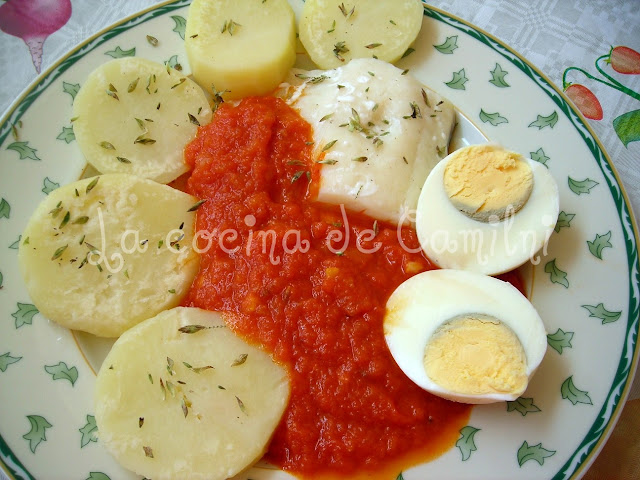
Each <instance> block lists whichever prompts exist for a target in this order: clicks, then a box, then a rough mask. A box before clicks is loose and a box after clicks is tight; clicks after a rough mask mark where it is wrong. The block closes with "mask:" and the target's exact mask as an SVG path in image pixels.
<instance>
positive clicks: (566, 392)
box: [560, 375, 593, 405]
mask: <svg viewBox="0 0 640 480" xmlns="http://www.w3.org/2000/svg"><path fill="white" fill-rule="evenodd" d="M560 393H561V395H562V398H563V399H566V400H569V401H570V402H571V403H573V404H574V405H576V404H578V403H584V404H586V405H593V402H592V401H591V397H589V394H588V393H587V392H585V391H584V390H580V389H579V388H578V387H576V386H575V385H574V383H573V375H572V376H570V377H569V378H567V379H566V380H565V381H564V382H562V386H561V387H560Z"/></svg>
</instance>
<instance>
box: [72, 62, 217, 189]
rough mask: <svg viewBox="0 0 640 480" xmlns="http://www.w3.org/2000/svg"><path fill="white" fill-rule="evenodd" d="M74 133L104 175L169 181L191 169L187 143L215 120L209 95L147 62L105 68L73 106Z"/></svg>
mask: <svg viewBox="0 0 640 480" xmlns="http://www.w3.org/2000/svg"><path fill="white" fill-rule="evenodd" d="M73 116H74V117H76V120H75V121H74V124H73V131H74V133H75V135H76V140H77V141H78V145H79V146H80V149H81V150H82V153H83V154H84V156H85V157H86V159H87V162H89V163H90V164H91V165H93V166H94V167H95V168H96V169H97V170H98V171H99V172H101V173H130V174H133V175H138V176H140V177H144V178H149V179H151V180H155V181H157V182H160V183H169V182H170V181H172V180H174V179H176V178H177V177H179V176H180V175H182V174H183V173H185V172H186V171H187V170H188V167H187V165H186V164H185V163H184V159H183V150H184V147H185V145H186V144H187V143H188V142H189V141H190V140H191V139H193V137H195V135H196V130H197V126H198V124H200V125H205V124H207V123H209V122H210V121H211V108H210V107H209V103H208V102H207V99H206V97H205V94H204V91H203V90H202V88H200V87H199V86H198V85H197V84H196V83H195V82H193V81H192V80H190V79H188V78H187V77H185V76H184V75H182V74H181V73H179V72H178V71H176V70H174V69H172V68H168V67H165V66H164V65H161V64H159V63H155V62H152V61H150V60H145V59H142V58H135V57H127V58H122V59H117V60H112V61H110V62H107V63H105V64H104V65H101V66H100V67H98V68H97V69H96V70H94V71H93V72H92V73H91V75H89V78H87V81H86V82H85V83H84V84H83V85H82V87H81V88H80V91H79V92H78V94H77V95H76V98H75V100H74V102H73Z"/></svg>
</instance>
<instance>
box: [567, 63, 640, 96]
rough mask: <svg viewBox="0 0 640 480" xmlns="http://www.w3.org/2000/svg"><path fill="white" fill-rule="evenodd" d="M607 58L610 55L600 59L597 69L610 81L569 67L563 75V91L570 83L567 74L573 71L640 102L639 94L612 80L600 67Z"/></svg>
mask: <svg viewBox="0 0 640 480" xmlns="http://www.w3.org/2000/svg"><path fill="white" fill-rule="evenodd" d="M605 58H609V55H603V56H601V57H598V59H597V60H596V62H595V65H596V68H597V69H598V72H600V73H601V74H602V75H603V76H604V77H605V78H606V79H607V80H610V81H606V80H603V79H602V78H598V77H596V76H594V75H591V74H590V73H589V72H587V71H586V70H583V69H582V68H579V67H569V68H566V69H565V71H564V73H563V74H562V89H563V90H566V89H567V87H569V85H570V83H569V82H567V73H569V72H570V71H571V70H576V71H578V72H580V73H582V74H583V75H584V76H585V77H587V78H590V79H591V80H595V81H596V82H600V83H602V84H604V85H607V86H608V87H611V88H614V89H616V90H618V91H619V92H622V93H624V94H626V95H629V96H630V97H631V98H635V99H636V100H640V93H638V92H634V91H633V90H631V89H630V88H627V87H625V86H624V85H622V84H621V83H620V82H618V81H616V80H614V79H613V78H611V77H610V76H609V75H607V74H606V73H605V72H604V71H603V70H602V68H601V67H600V66H599V65H598V62H599V61H600V60H602V59H605Z"/></svg>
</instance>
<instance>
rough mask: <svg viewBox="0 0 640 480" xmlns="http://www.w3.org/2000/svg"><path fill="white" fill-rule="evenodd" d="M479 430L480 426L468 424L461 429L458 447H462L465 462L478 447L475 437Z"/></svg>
mask: <svg viewBox="0 0 640 480" xmlns="http://www.w3.org/2000/svg"><path fill="white" fill-rule="evenodd" d="M479 431H480V429H479V428H475V427H472V426H471V425H467V426H466V427H462V428H461V429H460V438H459V439H458V441H457V442H456V447H458V448H459V449H460V453H461V454H462V461H463V462H464V461H466V460H469V457H471V454H472V453H473V452H474V451H476V450H477V449H478V448H477V447H476V443H475V440H474V437H475V434H476V433H478V432H479Z"/></svg>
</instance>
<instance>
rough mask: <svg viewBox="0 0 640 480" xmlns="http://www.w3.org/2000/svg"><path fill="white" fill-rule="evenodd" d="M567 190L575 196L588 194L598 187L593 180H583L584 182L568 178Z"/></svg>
mask: <svg viewBox="0 0 640 480" xmlns="http://www.w3.org/2000/svg"><path fill="white" fill-rule="evenodd" d="M567 181H568V183H569V188H570V189H571V191H572V192H573V193H575V194H576V195H582V194H583V193H590V192H591V189H592V188H593V187H595V186H596V185H598V182H596V181H595V180H591V179H590V178H585V179H584V180H574V179H573V178H571V177H568V180H567Z"/></svg>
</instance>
